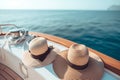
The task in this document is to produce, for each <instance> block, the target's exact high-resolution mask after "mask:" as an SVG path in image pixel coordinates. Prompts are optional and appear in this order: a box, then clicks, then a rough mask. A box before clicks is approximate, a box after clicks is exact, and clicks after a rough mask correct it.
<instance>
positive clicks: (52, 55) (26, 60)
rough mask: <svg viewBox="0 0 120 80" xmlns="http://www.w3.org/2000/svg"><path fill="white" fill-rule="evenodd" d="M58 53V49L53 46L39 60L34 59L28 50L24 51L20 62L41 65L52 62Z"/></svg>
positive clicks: (27, 64) (31, 65)
mask: <svg viewBox="0 0 120 80" xmlns="http://www.w3.org/2000/svg"><path fill="white" fill-rule="evenodd" d="M58 53H59V49H57V48H54V49H53V50H52V51H51V52H50V53H49V54H48V55H47V57H46V58H45V59H44V60H43V61H40V60H39V59H34V58H33V57H32V56H31V53H30V52H29V51H25V52H24V53H23V59H22V62H23V63H24V64H25V65H26V66H29V67H42V66H46V65H48V64H50V63H52V62H53V61H54V60H55V58H56V55H57V54H58Z"/></svg>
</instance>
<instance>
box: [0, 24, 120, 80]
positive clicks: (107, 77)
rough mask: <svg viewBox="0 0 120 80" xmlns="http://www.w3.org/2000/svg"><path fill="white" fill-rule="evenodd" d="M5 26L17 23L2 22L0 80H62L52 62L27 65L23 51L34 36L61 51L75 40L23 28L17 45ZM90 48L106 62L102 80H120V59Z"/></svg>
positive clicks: (0, 27)
mask: <svg viewBox="0 0 120 80" xmlns="http://www.w3.org/2000/svg"><path fill="white" fill-rule="evenodd" d="M3 26H15V25H13V24H0V80H60V79H59V78H58V77H57V75H56V74H55V72H54V70H53V68H52V64H49V65H47V66H44V67H40V68H32V67H27V66H25V65H24V64H23V62H22V55H23V54H22V53H23V52H24V51H25V50H26V49H27V48H28V45H27V44H28V42H29V41H30V40H31V39H32V38H33V37H34V36H39V37H44V38H46V39H47V41H48V45H52V46H55V47H57V48H58V49H60V51H63V50H66V49H68V48H69V47H70V45H72V44H74V43H75V42H72V41H69V40H66V39H63V38H60V37H56V36H53V35H48V34H43V33H38V32H28V31H24V30H21V35H22V36H20V38H22V39H21V41H20V42H19V41H18V44H17V45H14V44H12V45H11V44H10V45H9V44H7V43H6V40H7V41H8V38H9V40H11V39H10V37H11V35H10V34H11V33H12V32H7V33H6V32H2V27H3ZM17 30H19V29H17ZM22 31H23V33H22ZM88 49H89V51H90V52H92V53H94V54H96V55H98V56H99V57H100V58H101V59H102V60H103V62H104V74H103V77H102V80H120V61H118V60H116V59H113V58H111V57H109V56H107V55H105V54H103V53H100V52H98V51H96V50H93V49H91V48H88Z"/></svg>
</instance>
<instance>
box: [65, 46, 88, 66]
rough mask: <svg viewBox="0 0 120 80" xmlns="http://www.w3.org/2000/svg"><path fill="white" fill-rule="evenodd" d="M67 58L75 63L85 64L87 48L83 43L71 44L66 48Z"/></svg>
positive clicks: (86, 61)
mask: <svg viewBox="0 0 120 80" xmlns="http://www.w3.org/2000/svg"><path fill="white" fill-rule="evenodd" d="M67 58H68V60H69V61H70V62H71V63H73V64H75V65H79V66H82V65H85V64H87V63H88V59H89V54H88V49H87V47H86V46H85V45H83V44H73V45H71V46H70V48H69V50H68V56H67Z"/></svg>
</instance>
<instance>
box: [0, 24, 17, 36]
mask: <svg viewBox="0 0 120 80" xmlns="http://www.w3.org/2000/svg"><path fill="white" fill-rule="evenodd" d="M3 26H13V27H15V28H18V26H16V25H15V24H0V34H3V32H2V27H3Z"/></svg>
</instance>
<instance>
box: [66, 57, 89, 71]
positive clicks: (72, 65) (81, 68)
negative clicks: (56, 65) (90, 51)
mask: <svg viewBox="0 0 120 80" xmlns="http://www.w3.org/2000/svg"><path fill="white" fill-rule="evenodd" d="M66 61H67V64H68V65H69V66H70V67H72V68H74V69H76V70H83V69H85V68H87V67H88V63H89V61H88V62H87V64H85V65H82V66H78V65H75V64H73V63H71V62H70V61H69V60H68V59H67V60H66Z"/></svg>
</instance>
